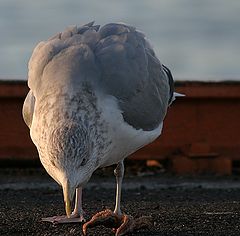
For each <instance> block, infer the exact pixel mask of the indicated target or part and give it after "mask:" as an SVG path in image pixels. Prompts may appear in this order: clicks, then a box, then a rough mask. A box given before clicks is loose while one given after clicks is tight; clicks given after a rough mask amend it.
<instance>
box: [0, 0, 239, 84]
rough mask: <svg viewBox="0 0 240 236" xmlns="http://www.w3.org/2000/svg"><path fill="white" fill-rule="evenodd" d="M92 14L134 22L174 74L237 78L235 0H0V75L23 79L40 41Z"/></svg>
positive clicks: (186, 77)
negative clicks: (32, 54) (30, 58)
mask: <svg viewBox="0 0 240 236" xmlns="http://www.w3.org/2000/svg"><path fill="white" fill-rule="evenodd" d="M92 20H95V22H96V23H98V24H105V23H108V22H126V23H128V24H131V25H134V26H137V28H138V29H140V30H141V31H143V32H145V34H146V35H147V37H148V38H149V39H150V41H151V42H152V45H153V46H154V48H155V51H156V53H157V55H158V57H159V59H160V61H161V62H163V63H164V64H166V65H167V66H168V67H169V68H170V69H171V70H172V72H173V74H174V76H175V78H176V79H177V80H225V79H231V80H239V79H240V1H238V0H228V1H226V0H201V1H197V0H195V1H194V0H131V1H129V0H121V1H116V0H101V1H99V0H51V1H47V0H41V1H32V0H0V35H1V36H0V78H1V79H6V78H7V79H26V78H27V62H28V60H29V57H30V56H31V53H32V50H33V48H34V47H35V45H36V44H37V43H38V42H39V41H42V40H45V39H47V38H49V37H50V36H51V35H53V34H55V33H56V32H59V31H62V30H63V29H64V28H65V27H67V26H68V25H74V24H77V25H82V24H84V23H87V22H89V21H92Z"/></svg>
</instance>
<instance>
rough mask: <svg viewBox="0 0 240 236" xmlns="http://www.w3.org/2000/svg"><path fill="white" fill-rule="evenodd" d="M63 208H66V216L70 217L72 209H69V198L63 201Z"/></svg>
mask: <svg viewBox="0 0 240 236" xmlns="http://www.w3.org/2000/svg"><path fill="white" fill-rule="evenodd" d="M65 210H66V214H67V217H68V218H70V215H71V213H72V209H71V202H70V200H69V198H68V199H67V200H66V201H65Z"/></svg>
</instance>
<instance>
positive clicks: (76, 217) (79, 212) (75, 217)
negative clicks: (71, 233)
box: [42, 187, 86, 224]
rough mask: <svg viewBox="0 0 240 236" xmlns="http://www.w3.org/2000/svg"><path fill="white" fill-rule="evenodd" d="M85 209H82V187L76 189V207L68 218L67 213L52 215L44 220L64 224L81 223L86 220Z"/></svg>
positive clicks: (43, 219)
mask: <svg viewBox="0 0 240 236" xmlns="http://www.w3.org/2000/svg"><path fill="white" fill-rule="evenodd" d="M83 215H84V211H83V209H82V187H80V188H77V189H76V198H75V207H74V210H73V212H72V214H71V215H70V217H69V218H68V217H67V216H66V215H62V216H52V217H46V218H42V221H47V222H51V223H53V224H63V223H81V222H85V221H86V220H85V218H84V216H83Z"/></svg>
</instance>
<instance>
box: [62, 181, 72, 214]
mask: <svg viewBox="0 0 240 236" xmlns="http://www.w3.org/2000/svg"><path fill="white" fill-rule="evenodd" d="M63 196H64V202H65V211H66V214H67V217H68V218H69V217H70V215H71V213H72V209H71V200H70V189H69V183H68V182H66V184H65V185H63Z"/></svg>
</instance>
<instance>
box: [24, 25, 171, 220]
mask: <svg viewBox="0 0 240 236" xmlns="http://www.w3.org/2000/svg"><path fill="white" fill-rule="evenodd" d="M28 86H29V88H30V91H29V93H28V95H27V97H26V99H25V102H24V106H23V117H24V120H25V122H26V124H27V125H28V127H29V128H30V135H31V138H32V140H33V142H34V144H35V145H36V147H37V149H38V152H39V156H40V160H41V162H42V164H43V166H44V167H45V169H46V170H47V172H48V173H49V174H50V175H51V176H52V177H53V178H54V179H55V180H56V181H57V182H58V183H59V184H60V185H62V187H63V192H64V200H65V202H66V204H67V205H66V209H68V210H66V212H67V215H68V216H69V214H70V213H69V206H70V205H69V199H72V198H73V195H74V190H75V189H78V190H79V191H80V189H82V187H83V186H84V184H86V183H87V181H88V180H89V178H90V177H91V175H92V173H93V172H94V171H95V170H96V169H97V168H99V167H104V166H109V165H112V164H117V163H122V161H123V159H124V158H126V157H127V156H129V155H130V154H131V153H133V152H135V151H136V150H138V149H139V148H141V147H143V146H145V145H147V144H148V143H150V142H152V141H153V140H155V139H156V138H157V137H158V136H159V135H160V134H161V130H162V125H163V119H164V117H165V115H166V112H167V108H168V106H169V104H170V103H171V102H172V101H173V100H174V94H173V79H172V75H171V72H170V71H169V70H168V69H167V67H165V66H163V65H162V64H161V62H160V61H159V60H158V58H157V57H156V55H155V53H154V50H153V48H152V47H151V46H150V43H149V42H148V41H147V39H146V37H145V35H144V34H143V33H142V32H140V31H138V30H136V29H135V28H134V27H132V26H128V25H125V24H123V23H118V24H115V23H111V24H107V25H105V26H103V27H100V26H99V25H94V23H93V22H90V23H88V24H86V25H83V26H81V27H76V26H73V27H68V28H67V29H66V30H65V31H63V32H61V33H58V34H56V35H55V36H53V37H51V38H50V39H48V40H47V41H43V42H40V43H39V44H38V45H37V46H36V48H35V49H34V51H33V54H32V56H31V59H30V61H29V73H28ZM80 192H81V191H80ZM77 196H80V195H77ZM80 208H81V207H80ZM117 209H118V208H117Z"/></svg>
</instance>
